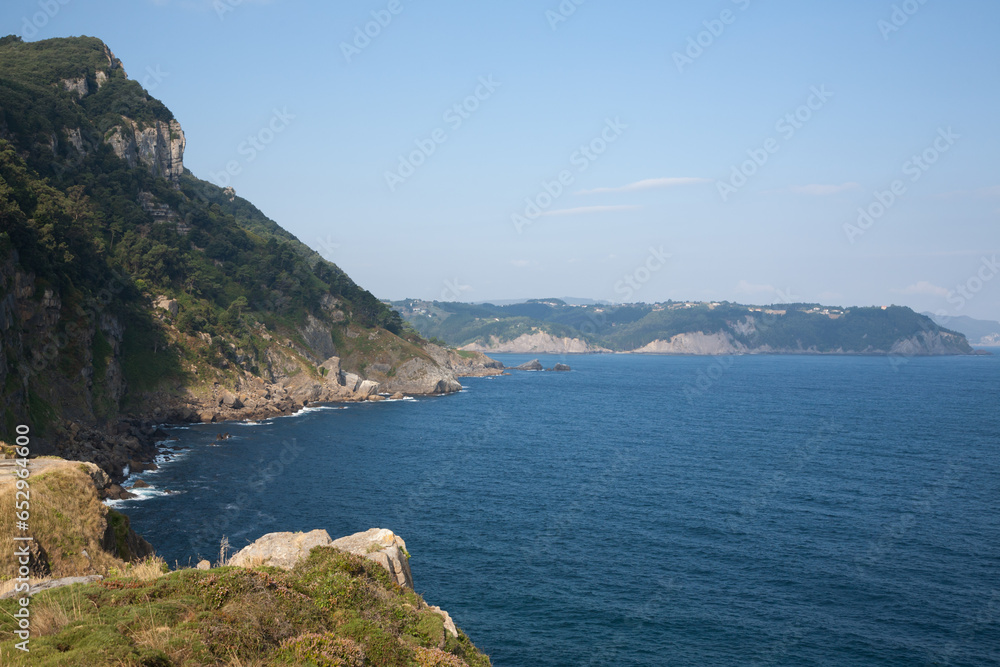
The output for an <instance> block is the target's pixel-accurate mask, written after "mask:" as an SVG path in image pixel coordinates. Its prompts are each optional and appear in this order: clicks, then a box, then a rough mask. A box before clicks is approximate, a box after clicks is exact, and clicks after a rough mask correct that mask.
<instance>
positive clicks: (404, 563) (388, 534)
mask: <svg viewBox="0 0 1000 667" xmlns="http://www.w3.org/2000/svg"><path fill="white" fill-rule="evenodd" d="M332 546H333V547H334V548H336V549H340V550H341V551H346V552H347V553H352V554H355V555H358V556H364V557H365V558H367V559H368V560H372V561H375V562H376V563H378V564H379V565H381V566H382V567H384V568H385V569H386V571H388V572H389V574H390V575H392V577H393V578H394V579H395V580H396V583H398V584H399V585H400V586H403V587H405V588H413V574H412V573H411V572H410V563H409V554H408V553H407V551H406V542H404V541H403V538H401V537H399V536H398V535H396V534H395V533H393V532H392V531H391V530H386V529H384V528H372V529H371V530H367V531H365V532H363V533H355V534H354V535H349V536H347V537H341V538H340V539H339V540H335V541H334V542H333V545H332Z"/></svg>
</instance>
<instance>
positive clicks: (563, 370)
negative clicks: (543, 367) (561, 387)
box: [549, 364, 573, 373]
mask: <svg viewBox="0 0 1000 667" xmlns="http://www.w3.org/2000/svg"><path fill="white" fill-rule="evenodd" d="M549 370H550V371H555V372H557V373H566V372H568V371H571V370H573V369H572V368H570V367H569V366H567V365H566V364H556V365H555V366H553V367H552V368H550V369H549Z"/></svg>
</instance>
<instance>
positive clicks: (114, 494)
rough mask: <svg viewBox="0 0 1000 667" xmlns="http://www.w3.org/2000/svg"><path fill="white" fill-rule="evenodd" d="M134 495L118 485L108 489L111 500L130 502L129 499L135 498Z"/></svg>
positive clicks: (108, 496)
mask: <svg viewBox="0 0 1000 667" xmlns="http://www.w3.org/2000/svg"><path fill="white" fill-rule="evenodd" d="M135 497H136V495H135V494H134V493H129V492H128V491H126V490H125V489H123V488H122V487H120V486H118V485H117V484H112V485H111V486H109V487H108V490H107V498H108V499H109V500H128V499H129V498H135Z"/></svg>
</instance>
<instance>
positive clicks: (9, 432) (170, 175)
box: [0, 36, 458, 473]
mask: <svg viewBox="0 0 1000 667" xmlns="http://www.w3.org/2000/svg"><path fill="white" fill-rule="evenodd" d="M184 147H185V138H184V134H183V130H182V128H181V126H180V124H179V123H178V122H177V120H176V119H175V118H174V117H173V114H171V112H170V111H169V109H167V108H166V107H165V106H164V105H163V104H161V103H160V102H159V101H157V100H155V99H153V98H151V97H150V96H149V95H148V94H147V93H146V91H145V90H143V88H142V87H141V86H140V85H139V84H138V83H136V82H135V81H132V80H130V79H128V78H127V75H126V73H125V70H124V68H123V66H122V64H121V62H119V61H118V59H117V58H115V56H114V54H113V53H112V52H111V51H110V49H108V47H107V46H105V45H104V43H103V42H101V41H100V40H98V39H94V38H91V37H78V38H68V39H50V40H44V41H40V42H35V43H25V42H23V41H21V39H20V38H18V37H14V36H9V37H5V38H3V39H0V388H2V394H0V397H2V399H3V403H4V408H3V415H2V419H0V430H2V432H3V434H5V435H6V436H8V439H9V438H11V437H13V429H14V427H15V425H17V424H19V423H28V424H30V425H31V427H32V429H33V432H34V435H35V438H36V447H37V448H38V452H39V453H58V454H60V455H63V456H66V457H67V458H82V459H87V460H94V461H95V462H97V463H99V464H100V465H102V466H103V467H105V469H107V470H108V471H109V472H112V473H114V472H115V470H116V469H118V470H120V468H121V466H122V465H124V464H125V463H126V462H127V461H128V460H129V459H130V458H131V457H133V456H136V455H138V452H139V450H140V449H141V444H140V443H137V441H138V440H141V439H142V438H141V437H140V436H141V435H142V433H139V432H138V430H141V427H140V426H137V425H136V423H137V422H136V420H140V419H142V418H149V417H153V418H155V419H157V420H159V421H166V420H178V419H184V420H210V419H218V418H234V417H241V416H242V417H245V418H251V417H259V416H261V415H263V414H267V413H268V412H272V413H276V412H287V411H289V410H293V409H295V408H296V406H298V407H301V405H302V404H304V403H305V402H308V401H315V400H328V399H332V398H359V397H360V398H364V397H365V396H367V395H368V394H370V393H371V392H372V388H371V387H372V386H374V383H381V385H380V390H381V391H386V392H392V391H404V392H407V393H433V392H436V391H454V390H455V388H456V387H457V386H458V384H457V382H455V381H454V373H453V372H452V370H451V369H450V368H448V367H447V366H448V363H447V361H448V360H447V359H443V357H442V356H441V354H440V352H436V353H435V354H436V355H437V358H436V359H435V358H434V357H432V356H431V355H429V354H428V353H427V352H426V351H425V349H424V341H423V340H422V339H421V338H420V337H419V336H418V335H417V334H416V333H415V332H414V331H413V330H412V329H410V328H409V327H408V326H407V325H405V323H404V322H403V321H402V320H401V319H400V317H399V315H398V314H397V313H396V312H394V311H393V310H391V309H390V308H389V307H387V306H386V305H385V304H383V303H382V302H381V301H379V300H378V299H376V298H375V297H374V296H373V295H372V294H371V293H369V292H368V291H366V290H365V289H363V288H361V287H359V286H358V285H357V284H356V283H355V282H354V281H353V280H351V279H350V278H349V277H348V276H347V275H346V274H345V273H344V272H343V271H342V270H341V269H340V268H339V267H337V266H336V265H335V264H332V263H330V262H328V261H326V260H324V259H323V258H322V257H320V256H319V255H318V254H317V253H316V252H314V251H313V250H311V249H309V248H308V247H307V246H305V245H304V244H302V243H301V242H299V241H298V240H297V239H296V238H295V237H294V236H293V235H291V234H289V233H288V232H287V231H285V230H284V229H282V228H281V227H280V226H278V224H277V223H275V222H274V221H272V220H270V219H268V218H267V216H265V215H264V214H263V213H261V211H259V210H258V209H257V208H255V207H254V206H253V205H252V204H251V203H250V202H248V201H246V200H244V199H242V198H240V197H237V196H236V195H235V193H234V192H233V191H232V190H231V189H222V188H219V187H216V186H215V185H213V184H211V183H208V182H205V181H202V180H199V179H198V178H196V177H195V176H193V175H192V174H191V173H190V172H189V171H188V170H186V169H185V168H184V166H183V151H184ZM334 357H336V360H334V361H330V360H331V359H333V358H334ZM400 369H403V371H404V372H398V371H400ZM331 371H333V374H331ZM341 371H342V372H343V373H345V374H346V373H353V374H356V375H357V376H358V377H359V378H360V379H359V380H355V379H354V377H353V376H347V378H346V379H345V376H343V375H340V372H341ZM404 378H405V379H406V381H404ZM361 379H366V380H371V381H372V383H373V384H372V385H366V386H365V387H366V388H362V387H361V384H360V380H361ZM357 391H362V393H361V394H360V395H358V394H357ZM352 392H353V393H352ZM122 420H126V422H127V423H125V424H124V425H122V426H116V424H122ZM129 420H131V421H129ZM73 425H75V426H74V429H79V428H82V429H83V431H84V432H83V433H78V432H77V431H76V430H73V431H70V430H69V427H70V426H73ZM88 429H91V430H89V431H88ZM137 429H138V430H137ZM109 431H110V433H111V435H112V436H116V437H119V438H124V439H125V440H124V441H121V440H119V441H115V440H114V438H111V439H110V440H109V439H108V438H105V437H103V435H102V434H107V433H108V432H109ZM95 434H96V435H95ZM122 447H124V448H125V450H127V451H123V450H122Z"/></svg>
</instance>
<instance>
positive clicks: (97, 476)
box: [80, 462, 111, 489]
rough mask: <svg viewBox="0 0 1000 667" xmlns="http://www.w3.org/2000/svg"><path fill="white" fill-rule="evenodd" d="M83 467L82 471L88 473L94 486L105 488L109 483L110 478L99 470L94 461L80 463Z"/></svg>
mask: <svg viewBox="0 0 1000 667" xmlns="http://www.w3.org/2000/svg"><path fill="white" fill-rule="evenodd" d="M80 465H81V466H82V467H83V468H84V472H86V473H87V474H88V475H90V479H92V480H94V486H96V487H97V488H98V489H106V488H107V487H108V486H109V485H110V484H111V479H110V478H109V477H108V474H107V473H106V472H104V471H103V470H101V469H100V468H99V467H98V466H97V464H96V463H89V462H87V463H81V464H80Z"/></svg>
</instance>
